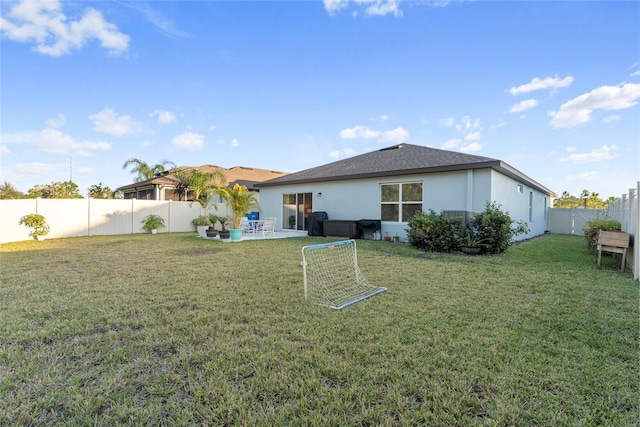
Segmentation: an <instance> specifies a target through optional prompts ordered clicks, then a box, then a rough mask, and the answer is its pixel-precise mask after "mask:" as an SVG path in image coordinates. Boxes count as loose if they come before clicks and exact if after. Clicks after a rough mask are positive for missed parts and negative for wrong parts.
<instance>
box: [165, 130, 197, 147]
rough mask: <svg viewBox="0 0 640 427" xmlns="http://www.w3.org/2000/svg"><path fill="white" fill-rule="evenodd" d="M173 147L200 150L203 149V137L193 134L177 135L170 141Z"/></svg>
mask: <svg viewBox="0 0 640 427" xmlns="http://www.w3.org/2000/svg"><path fill="white" fill-rule="evenodd" d="M171 143H172V144H173V146H174V147H177V148H184V149H186V150H201V149H202V148H204V136H202V135H200V134H198V133H194V132H185V133H183V134H182V135H178V136H176V137H175V138H173V141H171Z"/></svg>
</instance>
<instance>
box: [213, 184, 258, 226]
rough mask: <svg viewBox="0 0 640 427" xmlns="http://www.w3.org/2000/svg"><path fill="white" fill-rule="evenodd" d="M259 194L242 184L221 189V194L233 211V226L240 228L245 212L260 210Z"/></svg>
mask: <svg viewBox="0 0 640 427" xmlns="http://www.w3.org/2000/svg"><path fill="white" fill-rule="evenodd" d="M257 194H258V193H256V192H255V191H249V190H248V189H247V187H246V186H244V185H240V184H236V185H234V186H233V187H224V188H221V189H220V195H221V196H222V198H223V199H224V200H225V201H226V202H227V204H228V205H229V208H230V209H231V212H233V228H240V221H241V220H242V216H243V215H244V214H246V213H248V212H249V211H251V210H252V209H256V210H260V203H259V202H258V198H257V197H256V195H257Z"/></svg>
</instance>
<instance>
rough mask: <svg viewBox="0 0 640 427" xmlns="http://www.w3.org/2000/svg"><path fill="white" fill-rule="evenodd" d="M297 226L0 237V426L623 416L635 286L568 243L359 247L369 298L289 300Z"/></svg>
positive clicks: (633, 340) (629, 388)
mask: <svg viewBox="0 0 640 427" xmlns="http://www.w3.org/2000/svg"><path fill="white" fill-rule="evenodd" d="M327 240H328V239H323V238H317V237H309V238H291V239H281V240H263V241H247V242H240V243H221V242H217V241H210V240H203V239H199V238H197V237H195V234H192V233H189V234H159V235H156V236H152V235H142V234H141V235H127V236H108V237H86V238H84V237H83V238H70V239H57V240H56V239H50V240H46V241H44V242H37V241H28V242H20V243H11V244H4V245H0V257H1V258H0V261H1V273H0V278H1V282H0V425H2V426H5V425H6V426H8V425H18V426H19V425H37V426H41V425H61V424H62V425H105V426H106V425H109V426H111V425H131V426H139V425H149V426H158V425H168V426H180V425H198V424H200V425H268V426H274V425H318V426H327V425H331V426H333V425H348V426H358V425H360V426H364V425H407V426H408V425H435V426H438V425H442V426H451V425H455V426H473V425H498V426H503V425H541V426H551V425H567V426H580V425H583V426H588V425H612V426H622V425H627V426H628V425H639V421H638V420H639V416H640V411H639V405H640V404H639V396H640V393H639V383H640V373H639V354H638V350H639V346H638V344H639V328H638V307H639V295H638V283H637V282H634V281H633V280H632V278H631V276H630V275H629V274H628V273H625V274H620V273H618V272H616V271H615V265H616V262H615V261H613V260H611V262H609V263H606V262H605V267H604V268H602V269H598V268H597V266H596V263H595V256H594V255H593V254H590V253H589V252H588V251H587V249H586V245H585V243H584V239H583V238H581V237H575V236H559V235H546V236H543V237H540V238H537V239H533V240H531V241H528V242H525V243H522V244H519V245H517V246H514V247H511V248H509V249H508V250H507V252H506V253H504V254H502V255H499V256H486V257H469V256H464V255H448V254H433V253H426V252H421V251H418V250H415V249H413V248H411V247H410V246H408V245H406V244H394V243H387V242H384V241H381V242H378V241H358V242H357V245H358V260H359V265H360V268H361V270H362V272H363V274H364V276H365V277H366V278H367V279H368V280H369V281H370V282H372V283H373V284H376V285H378V286H385V287H387V288H388V291H387V292H384V293H382V294H380V295H377V296H375V297H373V298H370V299H367V300H365V301H362V302H359V303H357V304H355V305H352V306H350V307H347V308H345V309H343V310H340V311H335V310H331V309H329V308H325V307H320V306H317V305H314V304H310V303H308V302H306V301H305V300H304V294H303V281H302V267H301V265H300V262H301V260H302V256H301V248H302V246H305V245H309V244H314V243H321V242H326V241H327Z"/></svg>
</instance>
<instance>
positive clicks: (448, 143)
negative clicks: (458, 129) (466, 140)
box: [442, 138, 462, 150]
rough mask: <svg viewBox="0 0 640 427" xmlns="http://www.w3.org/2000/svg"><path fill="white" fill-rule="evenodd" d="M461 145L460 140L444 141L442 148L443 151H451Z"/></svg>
mask: <svg viewBox="0 0 640 427" xmlns="http://www.w3.org/2000/svg"><path fill="white" fill-rule="evenodd" d="M461 143H462V140H461V139H460V138H455V139H450V140H448V141H445V143H444V144H442V148H443V149H445V150H452V149H454V148H458V147H459V146H460V144H461Z"/></svg>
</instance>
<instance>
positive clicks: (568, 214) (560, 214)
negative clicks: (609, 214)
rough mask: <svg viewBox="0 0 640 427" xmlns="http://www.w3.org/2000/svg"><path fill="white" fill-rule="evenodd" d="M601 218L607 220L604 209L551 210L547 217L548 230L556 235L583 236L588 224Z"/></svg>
mask: <svg viewBox="0 0 640 427" xmlns="http://www.w3.org/2000/svg"><path fill="white" fill-rule="evenodd" d="M601 218H606V214H605V212H604V211H603V210H602V209H577V208H550V209H548V215H547V230H549V232H550V233H554V234H576V235H578V236H581V235H582V234H583V228H584V226H585V225H586V224H587V222H589V221H593V220H594V219H601Z"/></svg>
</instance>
